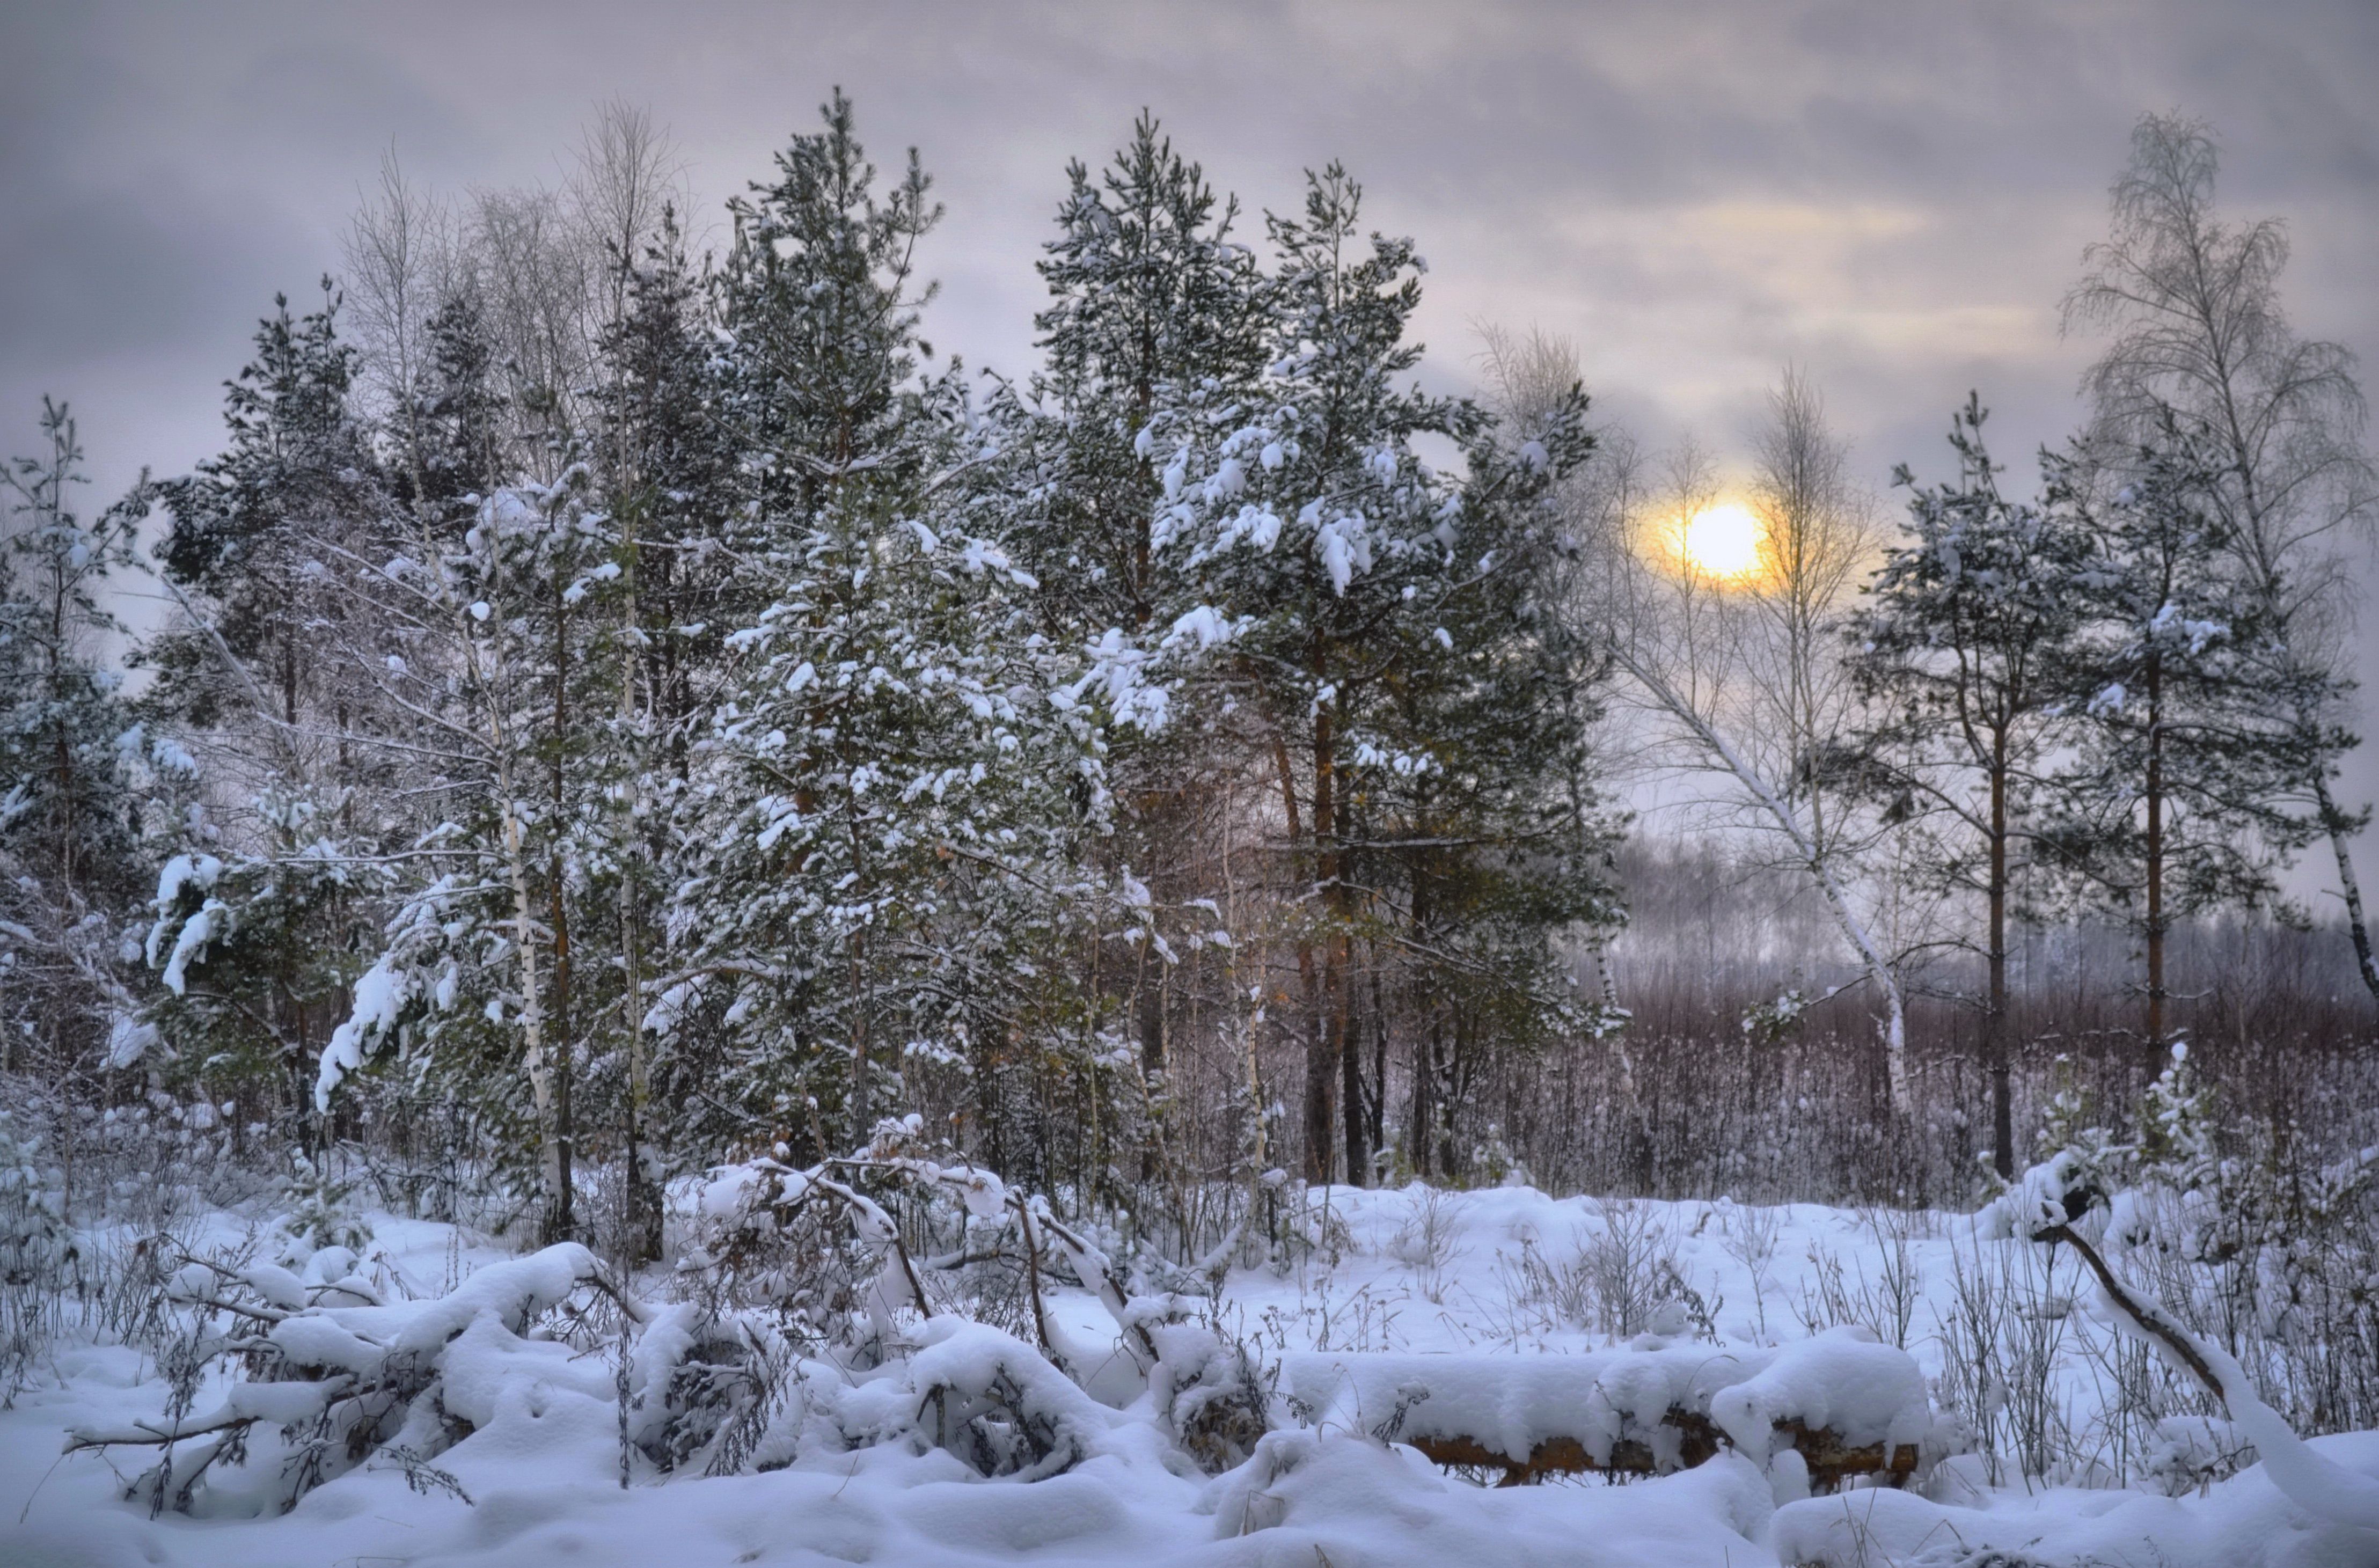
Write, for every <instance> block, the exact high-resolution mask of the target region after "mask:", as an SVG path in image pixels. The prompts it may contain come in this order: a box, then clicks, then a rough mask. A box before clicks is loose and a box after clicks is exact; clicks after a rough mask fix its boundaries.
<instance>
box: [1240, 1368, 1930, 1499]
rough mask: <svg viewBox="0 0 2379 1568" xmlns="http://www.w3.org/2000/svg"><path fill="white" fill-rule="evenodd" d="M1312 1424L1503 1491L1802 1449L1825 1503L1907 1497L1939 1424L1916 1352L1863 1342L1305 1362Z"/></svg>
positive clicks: (1757, 1459) (1293, 1382)
mask: <svg viewBox="0 0 2379 1568" xmlns="http://www.w3.org/2000/svg"><path fill="white" fill-rule="evenodd" d="M1283 1372H1284V1383H1285V1386H1286V1388H1287V1390H1288V1393H1289V1395H1290V1399H1291V1403H1292V1407H1293V1408H1296V1409H1298V1411H1299V1413H1300V1416H1301V1417H1303V1418H1304V1419H1306V1420H1307V1421H1308V1423H1309V1424H1310V1425H1313V1426H1317V1427H1333V1426H1335V1427H1340V1428H1343V1429H1353V1430H1359V1431H1364V1432H1368V1433H1370V1434H1371V1436H1373V1437H1376V1438H1380V1439H1382V1440H1383V1441H1398V1442H1405V1443H1409V1444H1411V1445H1412V1446H1413V1447H1414V1448H1416V1449H1418V1450H1419V1451H1420V1453H1423V1454H1424V1455H1426V1456H1427V1457H1428V1458H1429V1459H1431V1461H1433V1462H1435V1463H1436V1464H1439V1465H1446V1466H1449V1467H1460V1468H1464V1469H1470V1470H1478V1471H1485V1472H1490V1473H1492V1472H1495V1471H1499V1470H1500V1471H1501V1472H1502V1476H1501V1478H1500V1479H1499V1480H1498V1481H1497V1483H1496V1484H1497V1485H1499V1486H1523V1485H1527V1484H1529V1483H1532V1482H1536V1481H1541V1480H1543V1479H1545V1478H1547V1477H1549V1476H1556V1475H1588V1474H1599V1475H1628V1476H1659V1475H1667V1474H1669V1473H1671V1472H1673V1471H1676V1470H1683V1469H1691V1468H1692V1467H1694V1466H1695V1465H1700V1464H1702V1463H1704V1462H1706V1461H1707V1460H1709V1458H1711V1457H1712V1456H1713V1455H1715V1454H1717V1453H1719V1452H1721V1450H1723V1449H1732V1450H1733V1451H1735V1452H1738V1453H1742V1454H1743V1455H1744V1456H1745V1457H1746V1458H1748V1459H1750V1460H1751V1461H1753V1462H1754V1463H1755V1464H1757V1465H1763V1466H1765V1465H1768V1464H1769V1462H1770V1460H1771V1459H1772V1458H1773V1456H1774V1455H1775V1454H1776V1453H1780V1452H1781V1451H1782V1450H1785V1449H1791V1450H1793V1452H1794V1453H1797V1454H1798V1455H1799V1456H1800V1460H1801V1464H1802V1465H1803V1466H1804V1467H1805V1470H1806V1472H1807V1476H1808V1481H1809V1485H1810V1488H1811V1490H1817V1491H1832V1490H1838V1489H1839V1488H1840V1487H1841V1486H1842V1484H1843V1483H1844V1482H1846V1481H1848V1480H1850V1479H1852V1478H1855V1477H1860V1476H1874V1477H1878V1478H1882V1479H1883V1480H1884V1481H1885V1482H1886V1483H1887V1484H1889V1485H1893V1486H1899V1485H1902V1484H1904V1483H1905V1482H1906V1481H1907V1480H1908V1479H1909V1478H1911V1477H1912V1476H1914V1474H1915V1472H1916V1469H1917V1466H1918V1464H1919V1461H1920V1456H1921V1455H1920V1445H1921V1442H1922V1440H1923V1438H1924V1436H1925V1433H1926V1430H1927V1429H1929V1428H1930V1426H1931V1423H1932V1408H1931V1405H1930V1403H1929V1402H1928V1400H1927V1399H1926V1393H1925V1381H1924V1378H1923V1376H1922V1374H1921V1373H1920V1372H1919V1371H1918V1370H1917V1369H1916V1366H1915V1363H1914V1361H1913V1360H1912V1359H1911V1358H1910V1357H1908V1356H1907V1354H1906V1353H1905V1352H1903V1351H1900V1350H1897V1349H1894V1348H1893V1347H1892V1346H1890V1345H1881V1344H1878V1343H1876V1342H1875V1341H1874V1340H1873V1339H1872V1337H1870V1336H1866V1335H1864V1334H1862V1333H1859V1332H1856V1331H1841V1330H1836V1331H1830V1333H1826V1334H1821V1335H1819V1336H1817V1338H1816V1339H1813V1340H1808V1341H1805V1342H1803V1343H1801V1344H1798V1345H1788V1346H1784V1347H1781V1348H1778V1349H1769V1348H1748V1349H1742V1350H1719V1349H1714V1348H1712V1347H1710V1346H1708V1345H1673V1346H1661V1347H1659V1348H1654V1349H1644V1350H1612V1351H1600V1352H1596V1353H1594V1354H1591V1355H1586V1356H1574V1357H1573V1356H1540V1357H1514V1356H1363V1355H1339V1356H1331V1355H1319V1354H1317V1355H1304V1356H1292V1357H1287V1358H1286V1359H1285V1361H1284V1363H1283Z"/></svg>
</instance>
